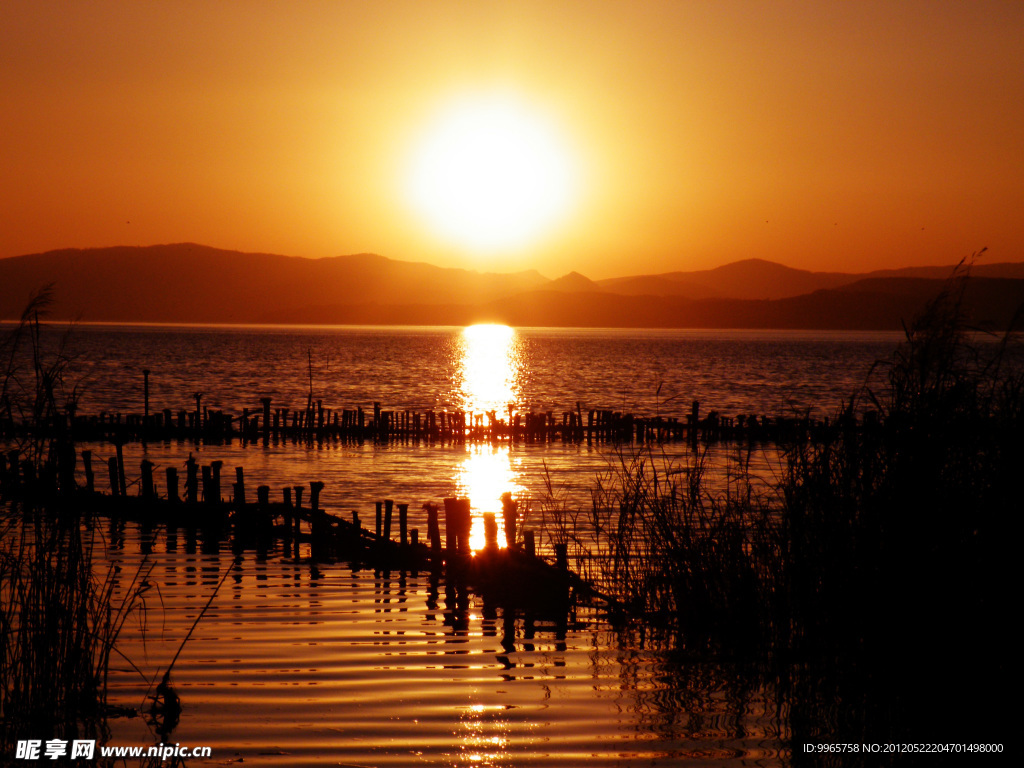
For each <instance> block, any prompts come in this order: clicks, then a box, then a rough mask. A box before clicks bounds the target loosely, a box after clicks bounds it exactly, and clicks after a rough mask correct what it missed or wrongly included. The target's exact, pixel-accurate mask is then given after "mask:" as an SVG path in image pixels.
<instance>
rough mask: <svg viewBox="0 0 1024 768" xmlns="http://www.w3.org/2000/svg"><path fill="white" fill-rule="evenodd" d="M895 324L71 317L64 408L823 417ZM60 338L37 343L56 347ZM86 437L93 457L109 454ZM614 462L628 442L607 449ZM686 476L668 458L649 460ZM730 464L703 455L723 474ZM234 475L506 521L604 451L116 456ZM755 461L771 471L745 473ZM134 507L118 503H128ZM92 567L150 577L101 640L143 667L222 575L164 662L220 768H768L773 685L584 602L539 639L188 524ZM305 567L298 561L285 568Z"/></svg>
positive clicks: (311, 449) (253, 449)
mask: <svg viewBox="0 0 1024 768" xmlns="http://www.w3.org/2000/svg"><path fill="white" fill-rule="evenodd" d="M899 338H900V337H899V335H898V334H891V333H868V334H864V333H858V334H846V333H809V332H782V333H772V332H760V331H758V332H738V331H722V332H714V331H634V330H629V331H620V330H562V329H558V330H553V329H517V330H512V329H507V328H500V327H499V328H494V327H484V328H476V329H461V328H436V329H416V328H286V329H281V328H182V327H175V328H164V327H159V328H158V327H109V326H81V327H78V328H76V329H75V330H74V331H73V333H72V335H71V337H70V339H69V342H68V347H67V349H68V351H69V352H70V353H71V354H72V355H73V357H74V360H73V365H72V368H71V377H70V378H69V381H71V382H79V383H80V384H81V389H80V393H81V397H80V400H79V404H78V410H79V412H80V413H86V414H90V413H98V412H100V411H107V412H121V413H140V412H141V411H142V409H143V375H142V370H143V369H148V370H149V371H150V403H151V410H152V411H158V410H162V409H163V408H170V409H171V410H172V411H178V410H190V409H192V408H194V405H195V399H194V396H193V395H194V393H196V392H200V393H202V397H203V400H202V402H203V404H204V405H206V406H208V407H210V408H217V409H224V410H226V411H230V412H232V413H235V414H240V413H241V410H242V408H243V407H248V408H249V409H251V410H253V411H256V410H259V409H260V403H259V398H261V397H265V396H268V397H271V398H272V399H273V402H274V407H284V406H289V407H291V408H292V409H302V408H304V407H305V404H306V401H307V398H308V397H309V396H310V391H311V390H312V396H313V398H314V399H321V400H323V403H324V407H325V408H332V409H341V408H355V407H362V408H364V409H366V410H368V411H372V408H373V403H374V402H379V403H381V404H382V406H383V407H384V408H392V409H406V408H409V409H415V410H420V411H423V410H426V409H434V410H445V409H447V410H455V409H466V410H470V411H472V412H477V413H483V412H486V411H494V412H495V413H496V414H497V416H498V417H499V418H500V417H503V416H505V417H507V414H508V413H509V409H510V408H511V409H512V410H513V411H515V412H519V413H522V412H528V411H531V410H535V411H548V410H553V411H555V412H556V413H557V412H561V411H567V410H574V409H575V408H576V407H577V403H579V404H580V407H581V408H582V410H584V411H586V410H588V409H591V408H595V409H614V410H621V411H628V412H633V413H636V414H638V415H656V414H661V415H675V416H684V415H685V414H686V413H687V412H688V411H689V408H690V402H691V401H692V400H694V399H698V400H700V401H701V407H702V410H703V412H705V413H706V412H707V411H709V410H712V409H714V410H717V411H719V412H720V413H722V414H724V415H738V414H749V413H755V414H772V415H776V414H781V413H792V412H807V411H810V412H811V413H813V414H814V415H817V416H823V415H829V414H831V413H833V412H834V410H835V409H836V407H837V406H838V404H839V403H840V402H841V401H842V400H843V399H844V398H846V397H848V396H849V394H850V392H851V391H853V390H854V389H855V388H856V387H857V386H859V385H860V384H861V383H862V382H863V381H864V379H865V376H866V375H867V373H868V370H869V369H870V366H871V364H872V363H873V362H874V361H875V360H877V359H880V358H884V357H885V356H887V355H888V354H890V353H891V351H892V350H893V348H894V347H895V345H896V343H897V342H898V341H899ZM55 339H56V337H55V336H54V335H50V336H48V337H47V343H48V344H49V343H55ZM83 447H91V448H92V449H93V451H94V454H95V457H96V458H95V459H94V460H96V461H103V460H105V459H106V458H107V457H108V456H110V455H113V448H112V447H111V446H109V445H93V446H83ZM624 450H626V451H627V452H628V451H629V450H630V449H628V448H627V449H624ZM655 450H656V451H658V452H660V451H662V450H664V451H665V456H666V460H667V461H676V460H678V461H682V460H685V452H686V451H687V450H689V449H688V448H687V447H686V446H669V447H665V448H664V449H662V448H656V449H655ZM727 453H728V452H727V451H726V452H725V453H724V454H723V455H722V456H721V457H720V458H722V459H723V460H725V459H727V458H728V456H727V455H725V454H727ZM189 454H192V455H194V456H196V457H197V458H198V459H199V461H200V462H201V463H207V462H209V461H210V460H212V459H220V460H222V461H224V462H225V466H226V467H228V468H230V467H234V466H244V467H245V472H246V482H247V486H248V487H250V488H255V486H256V485H259V484H268V485H271V486H272V488H274V489H275V490H274V494H275V497H278V496H277V494H279V490H276V489H279V488H280V487H281V486H284V485H289V486H290V485H297V484H305V483H308V482H309V481H311V480H321V481H324V482H325V484H326V485H325V488H324V491H323V494H322V497H321V499H322V505H323V506H324V507H325V508H327V509H328V510H329V511H331V512H336V513H342V514H347V512H348V511H349V510H357V511H359V512H360V514H361V516H362V518H363V519H364V520H369V519H372V518H371V516H372V514H373V512H372V510H373V502H374V501H375V500H377V499H384V498H391V499H394V500H396V501H398V502H407V503H409V504H410V518H411V519H410V526H411V527H420V528H421V530H422V529H424V528H425V523H424V520H422V519H421V515H422V513H421V512H420V506H421V504H423V503H426V502H439V501H440V500H441V499H443V498H445V497H448V496H453V495H464V496H468V497H469V498H470V499H471V500H472V503H473V508H474V513H475V514H478V515H479V514H480V513H482V512H483V511H491V510H495V509H497V508H499V503H498V497H499V496H500V494H501V493H503V492H505V491H510V492H513V493H514V494H515V495H516V496H517V498H519V499H520V502H521V504H522V505H523V506H522V508H523V509H527V508H531V507H532V510H533V512H532V514H534V515H535V517H534V521H536V515H539V514H541V513H542V512H543V510H544V507H545V505H546V504H551V503H554V504H559V505H562V506H567V507H570V508H584V507H586V506H587V505H588V504H589V503H590V489H591V488H592V487H593V486H594V483H595V478H596V477H597V476H598V475H599V474H600V473H603V472H607V471H609V468H610V467H614V465H615V464H616V462H617V461H618V460H619V455H618V454H617V449H615V448H612V447H609V446H603V445H599V444H595V445H594V446H588V445H586V444H585V443H584V444H579V445H577V444H562V443H556V444H550V445H537V444H525V445H524V444H514V445H513V444H509V443H507V442H504V443H498V444H493V445H490V444H488V445H446V444H440V443H438V444H427V443H406V444H401V443H394V444H389V445H386V446H376V445H373V444H372V443H369V442H368V443H362V444H359V443H335V442H325V443H324V444H322V445H320V444H312V445H305V444H296V443H292V442H289V441H281V442H274V441H272V442H271V443H270V445H268V446H263V445H262V444H249V445H242V444H241V443H240V442H238V441H236V442H234V443H233V444H229V445H196V444H193V443H190V442H177V441H168V442H156V443H149V444H148V445H145V446H143V445H141V444H129V445H128V446H126V447H125V455H126V464H127V465H128V467H129V479H132V477H133V475H132V469H133V468H136V475H135V476H137V467H138V462H139V461H141V460H142V459H143V458H148V459H149V460H151V461H154V462H155V463H156V464H157V477H158V478H159V477H161V476H162V472H161V471H160V468H161V467H162V466H165V465H174V466H181V465H182V464H183V463H184V461H185V460H186V458H187V457H188V456H189ZM765 469H766V471H768V472H770V471H771V466H770V461H768V460H766V463H765ZM130 492H133V491H130ZM103 535H104V543H103V545H102V550H103V552H104V556H103V557H104V559H105V560H106V561H107V562H109V563H110V564H112V565H114V566H116V567H117V568H118V574H119V576H118V578H119V579H120V580H121V582H122V586H124V588H127V584H128V582H129V581H130V578H131V576H132V574H134V573H135V572H136V571H137V570H138V568H139V567H140V564H142V563H143V561H145V562H146V563H147V564H149V565H152V567H153V571H152V573H151V575H150V583H151V584H152V589H151V590H150V593H149V597H148V601H149V603H148V604H149V607H150V610H149V611H148V612H147V613H146V614H145V616H146V626H145V631H143V630H142V628H141V627H140V626H139V625H138V624H137V623H130V624H129V626H128V627H127V629H126V631H125V634H124V637H123V640H124V643H123V650H124V652H125V653H126V654H127V655H128V657H129V658H131V659H132V661H133V662H134V663H135V665H136V666H137V667H138V668H139V669H140V670H143V671H144V672H145V673H146V674H147V675H149V676H152V675H153V674H155V673H156V672H157V671H162V669H163V668H165V667H166V665H167V664H168V663H169V660H170V658H172V657H173V655H174V652H175V651H176V650H177V648H178V646H179V644H180V643H181V641H182V639H183V638H184V637H185V635H186V634H187V633H188V629H189V627H190V626H191V625H192V622H193V621H194V619H195V617H196V615H197V613H198V611H199V610H200V608H201V607H202V606H203V605H204V604H205V603H206V601H207V599H208V598H209V596H210V595H211V594H212V592H213V590H214V589H215V587H216V585H217V584H218V583H219V581H220V579H221V577H222V576H223V575H224V574H227V580H226V581H225V583H224V585H223V586H222V587H221V589H220V592H219V593H218V595H217V597H216V599H215V601H214V603H213V606H212V608H211V610H210V612H208V613H207V615H206V616H205V617H204V618H203V619H202V621H201V622H200V623H199V625H198V627H197V630H196V632H195V634H194V636H193V637H192V639H191V640H190V641H189V642H188V644H187V645H186V646H185V649H184V651H183V653H182V655H181V658H180V659H179V660H178V662H177V664H176V665H175V667H174V672H173V677H172V679H173V683H174V685H175V688H176V690H177V692H178V694H179V695H180V696H181V701H182V706H183V711H182V714H181V719H180V722H179V723H178V724H177V727H176V728H175V729H174V731H173V732H172V733H171V735H170V741H171V743H175V742H177V743H180V744H182V745H188V746H199V745H202V746H210V747H212V748H213V757H212V758H211V759H210V760H209V761H206V762H203V761H196V760H190V761H189V764H190V765H194V764H207V763H208V764H211V765H224V764H233V763H235V762H238V761H241V760H244V762H245V764H256V765H290V766H293V765H358V766H369V765H373V766H384V765H510V766H511V765H515V766H520V765H543V766H563V765H564V766H569V765H577V766H596V765H622V766H634V765H637V766H638V765H676V764H679V763H681V762H684V761H685V762H687V764H689V763H691V762H692V763H694V764H697V765H762V766H771V765H782V764H787V763H788V752H787V745H786V742H785V726H784V725H780V721H779V718H778V717H777V707H778V704H777V701H776V698H775V694H774V692H773V691H771V690H766V689H765V687H764V686H763V685H762V684H761V683H758V682H756V681H753V680H751V679H749V678H747V677H745V676H744V673H743V672H742V671H741V670H737V669H734V668H732V667H730V665H729V664H728V663H723V662H720V661H716V660H714V659H709V658H706V657H701V656H700V655H696V656H694V655H687V654H683V653H679V652H673V651H671V650H669V649H667V648H664V647H661V646H660V645H659V644H657V643H654V642H652V641H651V640H650V638H648V637H645V636H644V633H643V632H642V631H639V630H633V631H630V632H621V633H620V632H617V631H616V630H614V629H613V628H612V627H611V626H609V625H608V623H607V622H606V621H605V619H604V618H603V617H602V616H600V615H599V614H597V613H595V612H594V611H593V610H592V609H581V610H580V611H578V612H577V614H576V615H575V616H574V617H573V620H572V621H571V622H569V623H567V624H566V625H564V626H558V625H557V624H553V623H551V622H550V621H544V620H542V619H541V618H539V617H529V616H524V615H522V614H518V615H511V614H510V615H504V614H503V613H502V612H501V611H500V610H495V609H493V608H492V607H490V606H487V605H485V604H484V603H483V602H482V601H481V599H480V598H479V597H478V596H476V595H473V594H471V593H465V592H461V593H460V591H453V588H452V587H450V586H449V585H446V584H445V583H444V581H443V578H442V579H440V580H434V581H432V580H431V577H430V576H429V575H428V574H424V573H420V574H413V573H398V572H392V573H390V574H385V573H380V572H373V571H367V570H353V568H352V567H351V566H349V565H348V564H345V563H336V564H321V565H320V566H318V567H317V568H311V567H310V565H309V564H304V563H296V562H294V561H292V560H289V559H286V558H283V557H282V556H281V554H280V553H278V552H269V553H263V554H261V555H257V554H256V553H254V552H251V551H246V552H244V553H243V554H242V556H241V559H240V561H239V562H238V563H236V564H233V560H232V557H233V555H232V553H231V552H230V549H229V546H228V545H227V544H226V543H224V542H216V541H203V540H202V538H201V536H198V537H197V534H196V533H195V532H192V533H190V532H188V531H184V530H182V531H165V530H157V531H143V530H139V529H138V528H137V527H135V526H133V525H129V526H127V527H126V528H117V527H108V528H106V529H105V530H104V531H103ZM304 554H305V553H304ZM112 685H113V696H112V698H113V700H114V701H115V702H116V703H119V704H124V705H126V706H131V707H139V706H140V705H142V703H143V702H144V700H145V696H146V694H147V691H150V690H151V688H150V684H149V683H148V682H145V681H143V680H142V679H141V678H140V677H139V675H138V674H137V673H136V672H135V671H133V670H132V669H131V668H130V667H129V666H128V665H126V664H121V663H118V669H117V670H116V672H115V674H114V677H113V680H112ZM154 738H155V737H154V733H153V731H152V727H151V726H148V725H147V724H146V722H145V720H144V719H143V718H134V719H119V720H115V721H113V722H112V734H111V740H110V743H112V744H122V745H146V744H150V743H153V741H154Z"/></svg>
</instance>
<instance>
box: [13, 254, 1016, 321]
mask: <svg viewBox="0 0 1024 768" xmlns="http://www.w3.org/2000/svg"><path fill="white" fill-rule="evenodd" d="M951 271H952V267H916V268H907V269H896V270H884V271H881V272H871V273H866V274H860V275H857V274H846V273H838V272H810V271H806V270H799V269H793V268H791V267H786V266H784V265H781V264H776V263H773V262H769V261H765V260H762V259H746V260H744V261H739V262H733V263H731V264H726V265H724V266H721V267H718V268H716V269H710V270H700V271H694V272H671V273H666V274H661V275H640V276H634V277H625V278H615V279H611V280H600V281H596V282H595V281H592V280H590V279H589V278H587V277H585V276H584V275H581V274H579V273H577V272H570V273H569V274H567V275H564V276H562V277H560V278H558V279H556V280H550V279H548V278H546V277H544V276H542V275H541V274H539V273H537V272H535V271H526V272H517V273H512V274H499V273H485V272H476V271H472V270H464V269H448V268H441V267H436V266H433V265H430V264H425V263H421V262H409V261H399V260H394V259H388V258H385V257H383V256H379V255H376V254H354V255H350V256H338V257H333V258H326V259H306V258H300V257H292V256H280V255H275V254H267V253H240V252H237V251H226V250H220V249H216V248H210V247H207V246H202V245H197V244H194V243H179V244H174V245H158V246H150V247H114V248H97V249H84V250H82V249H67V250H59V251H50V252H47V253H42V254H34V255H27V256H18V257H13V258H7V259H0V318H2V319H11V318H14V317H17V315H18V314H19V313H20V312H21V309H22V307H24V305H25V303H26V301H27V300H28V297H29V296H30V295H31V294H32V292H33V291H35V290H37V289H38V288H39V287H41V286H42V285H44V284H47V283H49V282H53V283H55V285H56V301H55V303H54V306H53V311H52V317H53V318H54V319H64V320H67V319H77V318H80V319H82V320H85V321H91V322H153V323H181V322H187V323H289V324H374V325H378V324H402V325H465V324H468V323H473V322H481V321H491V322H505V323H509V324H512V325H518V326H563V327H572V326H584V327H603V326H609V327H653V328H668V327H676V328H681V327H692V328H822V329H898V328H900V327H901V322H902V321H904V320H909V319H910V318H911V317H912V316H913V315H914V314H916V312H917V311H918V310H919V309H920V308H921V307H923V305H924V304H925V302H927V300H928V299H929V298H931V297H932V296H934V295H935V294H936V293H937V292H938V291H939V289H940V288H941V285H942V280H943V279H944V278H945V277H946V276H948V275H949V274H950V272H951ZM973 273H974V274H975V275H976V277H975V278H974V279H973V280H972V282H971V286H970V289H969V291H968V294H967V301H968V304H969V309H972V310H973V312H974V314H975V318H976V320H977V321H978V323H979V324H991V325H993V326H995V327H1005V326H1006V325H1007V323H1009V321H1010V319H1011V318H1012V317H1013V315H1014V312H1016V311H1017V309H1018V308H1019V307H1020V306H1021V305H1022V304H1024V264H1021V263H1007V264H987V265H977V266H975V268H974V270H973Z"/></svg>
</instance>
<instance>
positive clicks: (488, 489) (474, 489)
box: [457, 325, 523, 551]
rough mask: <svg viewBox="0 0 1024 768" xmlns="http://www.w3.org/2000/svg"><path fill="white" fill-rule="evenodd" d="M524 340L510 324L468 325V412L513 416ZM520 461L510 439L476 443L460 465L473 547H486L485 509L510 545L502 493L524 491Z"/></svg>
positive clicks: (462, 387)
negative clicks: (507, 538)
mask: <svg viewBox="0 0 1024 768" xmlns="http://www.w3.org/2000/svg"><path fill="white" fill-rule="evenodd" d="M520 346H521V343H520V340H519V337H518V334H516V332H515V330H514V329H513V328H510V327H509V326H507V325H471V326H468V327H466V328H464V329H463V331H462V359H461V361H460V366H459V374H458V375H459V396H460V399H461V407H462V408H463V410H465V411H466V413H467V418H468V417H469V416H470V415H472V414H481V415H483V419H484V422H483V423H484V424H488V423H491V422H492V421H494V420H501V421H505V422H506V423H507V422H508V419H509V418H510V409H511V408H512V407H513V406H514V404H515V402H516V400H517V399H518V396H519V387H520V383H519V380H520V376H521V374H522V354H521V350H520ZM518 465H519V461H518V459H517V458H516V457H515V456H514V455H513V454H512V451H511V448H510V444H509V443H508V442H493V443H491V444H489V445H488V444H483V443H478V444H471V445H468V446H467V455H466V458H465V459H464V460H463V462H462V465H461V466H460V467H459V473H458V477H457V484H458V488H459V493H460V495H462V496H465V497H467V498H469V499H470V503H471V505H472V515H473V518H472V528H471V529H470V534H469V538H470V547H471V548H472V549H473V551H477V550H480V549H483V547H484V544H485V535H484V514H486V513H489V512H493V513H494V515H495V519H496V522H497V524H498V546H502V547H503V546H505V532H504V522H503V520H502V515H501V509H502V505H501V495H502V494H503V493H512V494H513V496H515V495H517V494H519V493H520V492H522V491H523V486H522V485H521V484H520V482H519V480H518V477H519V471H518Z"/></svg>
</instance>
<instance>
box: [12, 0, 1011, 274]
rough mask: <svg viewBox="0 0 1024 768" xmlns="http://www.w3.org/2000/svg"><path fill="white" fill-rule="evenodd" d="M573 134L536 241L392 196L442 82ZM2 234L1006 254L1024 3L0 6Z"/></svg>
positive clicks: (442, 253) (666, 259)
mask: <svg viewBox="0 0 1024 768" xmlns="http://www.w3.org/2000/svg"><path fill="white" fill-rule="evenodd" d="M495 89H499V90H501V91H503V92H509V93H514V94H516V97H517V98H518V99H519V100H520V101H522V102H523V103H527V104H529V105H531V108H533V109H535V110H536V111H537V113H538V114H542V115H544V116H545V119H547V120H548V121H549V122H550V123H551V125H553V126H556V128H557V131H558V132H559V134H560V135H561V136H562V137H563V139H564V140H565V141H566V142H567V143H568V144H569V145H570V147H571V153H572V155H573V159H574V163H575V164H576V165H575V166H574V167H577V168H578V173H579V178H578V182H579V183H578V190H577V193H576V196H575V198H574V202H573V204H572V205H571V207H570V210H569V212H568V213H567V214H566V215H565V216H564V218H563V219H562V220H561V221H560V222H559V223H558V224H557V225H554V226H553V227H552V229H551V230H550V231H549V232H548V233H547V235H546V236H545V237H542V238H541V239H538V240H535V241H533V242H531V243H529V244H527V245H525V246H520V247H517V248H515V249H513V250H507V251H502V252H497V253H491V252H488V253H483V252H480V251H475V250H473V249H472V248H465V247H461V246H458V245H453V244H451V243H449V242H446V241H442V240H441V239H440V238H438V237H437V236H435V235H434V233H433V231H432V230H430V229H429V227H427V226H425V225H424V222H423V221H422V220H420V219H418V218H417V217H416V215H414V213H413V212H412V211H411V210H410V209H409V206H408V203H407V201H406V200H405V199H404V198H403V192H402V185H403V178H404V175H405V174H407V172H408V169H407V166H408V165H409V154H410V151H411V150H410V148H411V147H412V146H414V145H415V143H416V141H417V138H418V137H419V136H420V135H421V134H422V133H423V131H424V130H425V126H426V125H427V123H428V121H429V120H430V118H431V116H432V115H433V114H434V113H435V111H436V110H437V108H438V105H439V104H441V103H443V102H444V101H445V100H446V99H449V98H450V97H451V96H452V95H453V94H465V93H488V92H491V91H493V90H495ZM0 105H2V108H0V139H2V140H0V169H2V172H0V178H2V180H3V183H2V185H0V256H13V255H18V254H23V253H31V252H37V251H43V250H48V249H53V248H63V247H90V246H107V245H134V244H138V245H148V244H154V243H166V242H180V241H194V242H201V243H204V244H207V245H213V246H216V247H221V248H231V249H238V250H246V251H265V252H274V253H284V254H290V255H297V256H330V255H338V254H344V253H355V252H362V251H373V252H376V253H380V254H383V255H385V256H388V257H391V258H398V259H406V260H412V261H430V262H433V263H436V264H441V265H445V266H461V267H470V268H474V269H481V270H496V271H507V270H513V269H526V268H535V269H538V270H540V271H541V272H542V273H544V274H546V275H548V276H550V277H556V276H558V275H560V274H562V273H565V272H567V271H569V270H574V269H575V270H578V271H580V272H583V273H584V274H586V275H588V276H589V277H592V278H603V277H612V276H616V275H624V274H638V273H652V272H664V271H671V270H688V269H700V268H706V267H713V266H717V265H719V264H722V263H725V262H728V261H733V260H736V259H741V258H747V257H761V258H767V259H772V260H776V261H781V262H783V263H786V264H789V265H791V266H795V267H802V268H808V269H818V270H839V271H866V270H868V269H873V268H878V267H885V266H905V265H913V264H942V263H952V262H954V261H956V260H958V259H959V258H960V257H962V256H965V255H968V254H969V253H971V252H972V251H976V250H978V249H980V248H982V247H983V246H988V247H989V254H988V255H987V258H990V259H991V260H993V261H1018V260H1024V226H1022V225H1021V220H1022V218H1024V214H1022V211H1024V3H1021V2H1019V0H1005V1H1004V2H985V1H983V0H966V1H965V2H898V3H897V2H891V1H890V0H884V1H882V2H867V1H865V0H858V2H851V3H831V2H828V3H823V2H782V1H780V0H774V1H772V2H763V3H762V2H753V1H751V0H742V1H739V2H727V1H723V0H718V1H716V2H683V1H680V2H646V3H626V2H621V3H608V2H579V3H576V2H559V3H549V2H537V3H533V2H516V3H488V2H474V3H441V2H429V3H422V2H408V3H402V2H387V3H369V2H287V3H284V2H252V1H249V2H245V3H228V2H213V3H211V2H208V1H207V0H200V1H198V2H161V3H148V2H147V3H139V2H124V3H120V2H118V3H109V2H88V3H69V4H65V3H48V2H35V1H33V2H10V1H8V0H0Z"/></svg>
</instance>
